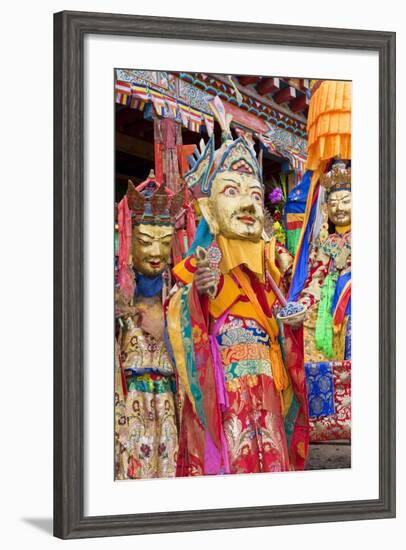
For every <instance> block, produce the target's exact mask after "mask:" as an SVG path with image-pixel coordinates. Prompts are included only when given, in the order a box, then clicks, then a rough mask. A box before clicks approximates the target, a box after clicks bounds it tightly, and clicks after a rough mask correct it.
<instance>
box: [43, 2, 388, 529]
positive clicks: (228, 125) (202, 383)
mask: <svg viewBox="0 0 406 550" xmlns="http://www.w3.org/2000/svg"><path fill="white" fill-rule="evenodd" d="M54 38H55V41H54V55H55V58H54V59H55V84H54V89H55V149H54V151H55V178H54V181H55V187H54V196H55V214H54V216H55V217H54V219H55V225H54V234H55V249H54V252H55V267H54V272H55V300H54V304H55V346H54V349H55V361H54V369H55V390H54V409H55V410H54V416H55V430H54V437H55V461H54V485H55V487H54V495H55V497H54V502H55V506H54V533H55V536H58V537H60V538H79V537H92V536H112V535H127V534H143V533H159V532H173V531H192V530H204V529H222V528H235V527H255V526H266V525H269V526H271V525H281V524H293V523H310V522H326V521H343V520H356V519H372V518H387V517H393V516H394V515H395V218H394V212H395V76H394V75H395V35H394V33H389V32H379V31H358V30H347V29H327V28H311V27H294V26H280V25H264V24H253V23H243V22H241V23H240V22H226V21H204V20H192V19H173V18H160V17H146V16H135V15H134V16H133V15H112V14H101V13H81V12H62V13H58V14H55V34H54Z"/></svg>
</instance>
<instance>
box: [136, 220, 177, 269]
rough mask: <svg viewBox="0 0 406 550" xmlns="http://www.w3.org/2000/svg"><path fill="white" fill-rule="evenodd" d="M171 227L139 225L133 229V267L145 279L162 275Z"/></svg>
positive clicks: (167, 253)
mask: <svg viewBox="0 0 406 550" xmlns="http://www.w3.org/2000/svg"><path fill="white" fill-rule="evenodd" d="M173 231H174V229H173V227H172V226H171V225H147V224H140V225H137V226H135V227H134V229H133V250H132V253H133V265H134V268H135V269H136V270H137V271H138V272H139V273H142V274H143V275H146V276H147V277H155V276H156V275H159V274H160V273H162V272H163V271H164V270H165V269H166V267H167V265H168V262H169V256H170V253H171V245H172V238H173Z"/></svg>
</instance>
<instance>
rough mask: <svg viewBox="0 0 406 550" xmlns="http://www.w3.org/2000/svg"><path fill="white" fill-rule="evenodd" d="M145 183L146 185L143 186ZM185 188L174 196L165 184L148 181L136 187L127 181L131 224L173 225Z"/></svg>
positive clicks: (180, 207) (183, 198)
mask: <svg viewBox="0 0 406 550" xmlns="http://www.w3.org/2000/svg"><path fill="white" fill-rule="evenodd" d="M145 183H146V185H145ZM185 190H186V187H185V186H183V187H182V189H181V190H180V191H179V192H178V193H176V194H175V195H174V194H173V193H171V192H170V191H169V190H168V189H167V188H166V185H165V183H163V184H161V185H158V184H157V183H156V182H155V181H154V180H152V179H148V180H146V182H143V183H141V184H140V185H138V186H137V187H135V186H134V184H133V182H132V181H131V180H128V190H127V200H128V206H129V208H130V210H131V213H132V224H133V225H139V224H141V223H143V224H149V225H174V223H175V220H176V217H177V215H178V214H179V212H180V211H181V209H182V206H183V202H184V200H185Z"/></svg>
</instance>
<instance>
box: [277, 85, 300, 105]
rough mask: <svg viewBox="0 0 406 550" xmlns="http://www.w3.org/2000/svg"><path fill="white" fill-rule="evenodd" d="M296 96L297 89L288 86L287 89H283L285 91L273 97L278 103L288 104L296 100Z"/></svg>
mask: <svg viewBox="0 0 406 550" xmlns="http://www.w3.org/2000/svg"><path fill="white" fill-rule="evenodd" d="M296 95H297V93H296V90H295V88H293V86H287V87H286V88H283V90H280V91H279V92H277V93H276V94H275V95H274V96H273V99H274V100H275V101H276V103H287V102H288V101H291V100H292V99H295V97H296Z"/></svg>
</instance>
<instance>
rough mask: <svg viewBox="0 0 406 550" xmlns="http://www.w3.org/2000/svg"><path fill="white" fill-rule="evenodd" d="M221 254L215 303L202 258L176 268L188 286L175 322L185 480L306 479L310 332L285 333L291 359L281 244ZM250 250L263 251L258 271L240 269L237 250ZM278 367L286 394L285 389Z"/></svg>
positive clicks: (174, 310)
mask: <svg viewBox="0 0 406 550" xmlns="http://www.w3.org/2000/svg"><path fill="white" fill-rule="evenodd" d="M217 244H218V246H219V248H220V250H221V251H222V253H223V258H225V261H222V263H221V264H220V271H221V276H220V281H219V285H218V289H217V294H216V297H215V298H213V299H211V298H208V297H206V296H204V297H202V296H199V295H198V293H197V290H196V287H195V285H194V283H193V276H194V272H195V271H196V268H197V266H196V260H195V258H194V257H193V256H190V257H188V258H186V259H185V260H184V261H182V262H181V263H180V264H178V265H177V266H175V268H174V276H175V278H176V279H177V281H178V283H181V285H182V286H181V288H180V289H179V290H178V291H177V293H176V294H175V295H174V296H173V297H172V299H171V301H170V304H169V308H168V312H167V326H168V334H169V340H170V344H171V348H172V353H173V360H174V364H175V372H176V374H177V381H178V389H179V390H178V391H180V392H181V393H182V399H180V401H181V402H182V406H181V411H180V433H179V454H178V463H177V473H176V475H177V476H189V475H205V474H227V473H254V472H273V471H288V470H292V469H303V468H304V464H305V460H306V456H307V450H308V414H307V398H306V381H305V373H304V366H303V332H302V329H301V328H300V329H298V330H294V331H293V330H291V329H289V328H288V327H285V330H284V339H285V346H284V352H285V353H284V359H282V355H281V348H280V345H279V341H278V337H279V327H278V324H277V322H276V319H275V317H274V315H273V313H272V308H273V307H274V305H275V302H276V297H275V294H274V293H273V291H272V287H271V285H270V283H269V276H271V277H272V278H273V280H274V281H275V282H276V284H278V285H280V286H282V284H283V273H284V270H285V269H286V265H285V266H283V267H282V264H283V263H284V262H283V261H282V260H283V258H282V256H283V254H280V253H279V252H280V250H279V248H278V246H277V245H276V241H275V240H274V239H273V240H272V241H270V242H268V243H264V242H263V241H261V243H249V244H248V248H247V243H246V242H245V241H232V243H231V244H232V245H233V246H230V249H231V252H230V250H227V247H229V245H230V241H228V242H227V239H224V238H223V239H221V238H220V239H219V240H218V243H217ZM257 245H258V246H257ZM240 246H241V249H242V250H243V251H244V249H245V248H247V256H246V257H247V258H248V257H249V255H250V254H251V257H252V253H253V252H254V253H255V250H256V251H257V255H256V261H253V262H252V261H250V260H247V262H246V263H245V262H244V263H238V259H237V260H236V256H235V255H233V250H234V251H236V250H237V249H238V247H240ZM233 247H234V248H233ZM280 248H281V249H282V247H280ZM254 249H255V250H254ZM258 251H260V254H261V255H262V257H259V256H258ZM238 256H241V254H240V253H237V257H238ZM258 257H259V262H258ZM236 262H237V263H236ZM247 264H248V265H250V266H252V265H253V264H254V267H255V269H256V272H255V273H254V271H252V270H251V269H249V268H248V267H247ZM258 265H262V268H261V269H258ZM261 271H262V272H261ZM277 365H279V367H278V369H279V371H281V368H282V370H283V373H284V377H285V387H284V389H278V385H279V386H280V382H278V378H280V375H281V372H279V371H278V373H277V372H276V371H277ZM277 374H278V376H277ZM282 378H283V377H282ZM277 382H278V383H277Z"/></svg>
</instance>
